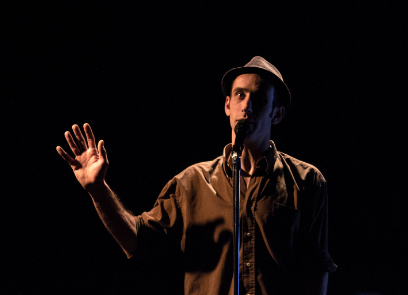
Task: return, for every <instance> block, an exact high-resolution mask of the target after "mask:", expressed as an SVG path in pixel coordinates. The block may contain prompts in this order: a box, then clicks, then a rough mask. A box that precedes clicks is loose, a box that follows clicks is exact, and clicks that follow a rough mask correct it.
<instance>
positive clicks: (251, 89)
mask: <svg viewBox="0 0 408 295" xmlns="http://www.w3.org/2000/svg"><path fill="white" fill-rule="evenodd" d="M274 93H275V89H274V86H273V85H272V84H271V83H270V82H268V81H266V80H264V79H262V78H261V77H260V76H259V75H257V74H242V75H240V76H238V77H237V78H236V79H235V81H234V83H233V84H232V88H231V96H227V98H226V100H225V113H226V115H227V116H229V117H230V124H231V128H232V130H234V127H235V125H236V124H237V122H238V121H239V120H241V119H247V120H248V122H249V123H250V125H249V131H248V134H247V137H246V142H247V143H253V144H259V143H267V145H268V146H269V139H270V132H271V124H277V123H279V121H280V120H281V119H282V117H283V114H284V109H283V108H282V107H281V108H275V110H273V109H272V103H273V100H274ZM277 112H278V114H277ZM279 112H283V114H279ZM232 140H233V142H234V141H235V133H234V131H232Z"/></svg>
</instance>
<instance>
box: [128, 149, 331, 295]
mask: <svg viewBox="0 0 408 295" xmlns="http://www.w3.org/2000/svg"><path fill="white" fill-rule="evenodd" d="M231 149H232V146H231V144H230V145H227V146H226V147H225V148H224V153H223V155H222V156H220V157H218V158H216V159H215V160H213V161H208V162H202V163H198V164H195V165H192V166H190V167H189V168H187V169H186V170H184V171H183V172H181V173H180V174H178V175H177V176H175V177H174V178H173V179H172V180H170V181H169V182H168V183H167V185H166V186H165V187H164V188H163V190H162V192H161V193H160V195H159V197H158V199H157V201H156V203H155V205H154V207H153V209H152V210H151V211H149V212H144V213H143V214H141V215H140V216H137V217H136V225H137V232H138V248H137V250H136V252H135V253H134V256H139V255H145V253H142V252H143V251H142V250H143V249H146V247H143V245H146V244H149V243H152V241H160V243H162V242H163V241H165V243H167V247H174V248H177V249H179V252H180V258H181V261H182V263H183V269H184V293H185V294H189V295H194V294H208V295H214V294H219V295H221V294H225V295H227V294H228V295H232V294H234V292H233V267H232V260H233V239H232V232H233V187H232V181H233V180H232V175H231ZM240 197H241V208H240V218H241V222H242V229H243V234H242V236H241V241H242V242H241V249H240V265H239V269H240V293H241V294H281V293H282V294H288V292H292V291H293V290H291V291H288V290H289V289H290V288H295V287H296V286H298V285H301V280H302V278H307V276H308V275H311V274H314V273H322V272H325V271H333V270H334V269H335V265H334V264H333V263H332V261H331V259H330V255H329V253H328V250H327V193H326V181H325V179H324V177H323V175H322V174H321V173H320V171H319V170H318V169H317V168H316V167H314V166H312V165H310V164H307V163H305V162H302V161H299V160H297V159H295V158H293V157H291V156H288V155H286V154H284V153H281V152H278V151H277V150H276V148H275V145H274V143H273V142H271V146H270V149H269V150H268V151H267V152H265V154H264V156H263V157H262V158H261V159H260V160H259V161H258V162H257V168H256V171H255V173H254V174H253V175H252V176H251V179H250V182H249V184H248V186H247V185H246V184H245V182H244V180H243V178H241V194H240ZM153 243H156V242H153ZM164 247H165V246H164ZM144 252H146V251H144ZM153 255H154V254H153ZM293 292H295V291H293Z"/></svg>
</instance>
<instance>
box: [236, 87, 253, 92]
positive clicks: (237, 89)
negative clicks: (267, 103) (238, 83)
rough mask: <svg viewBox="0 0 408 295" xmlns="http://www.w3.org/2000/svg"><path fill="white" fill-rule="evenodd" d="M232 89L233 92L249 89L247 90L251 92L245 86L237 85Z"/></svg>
mask: <svg viewBox="0 0 408 295" xmlns="http://www.w3.org/2000/svg"><path fill="white" fill-rule="evenodd" d="M232 91H233V92H235V91H247V92H249V89H248V88H244V87H236V88H234V89H232Z"/></svg>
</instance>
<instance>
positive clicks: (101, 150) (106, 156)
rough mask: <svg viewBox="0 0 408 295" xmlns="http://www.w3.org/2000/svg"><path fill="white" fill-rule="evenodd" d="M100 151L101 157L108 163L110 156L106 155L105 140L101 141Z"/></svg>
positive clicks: (99, 144)
mask: <svg viewBox="0 0 408 295" xmlns="http://www.w3.org/2000/svg"><path fill="white" fill-rule="evenodd" d="M98 150H99V155H101V158H102V159H103V161H104V162H108V154H107V153H106V149H105V142H104V141H103V140H100V141H99V143H98Z"/></svg>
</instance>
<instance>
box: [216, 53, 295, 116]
mask: <svg viewBox="0 0 408 295" xmlns="http://www.w3.org/2000/svg"><path fill="white" fill-rule="evenodd" d="M252 73H253V74H259V75H262V77H264V78H265V79H268V80H269V81H271V82H272V83H273V84H274V85H275V87H277V88H278V89H277V91H278V93H279V94H280V98H279V99H280V104H281V105H283V106H284V107H285V108H286V109H289V107H290V101H291V96H290V92H289V88H288V86H286V84H285V82H283V78H282V75H281V73H280V72H279V71H278V69H277V68H276V67H275V66H274V65H273V64H271V63H269V62H268V61H267V60H266V59H264V58H263V57H261V56H255V57H253V58H252V59H251V61H250V62H249V63H247V64H246V65H245V66H243V67H238V68H232V69H231V70H229V71H228V72H226V73H225V74H224V76H223V77H222V80H221V88H222V93H223V94H224V97H225V96H228V95H230V92H231V87H232V82H233V81H234V80H235V78H236V77H238V76H239V75H242V74H252Z"/></svg>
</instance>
